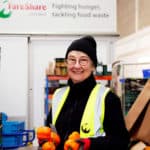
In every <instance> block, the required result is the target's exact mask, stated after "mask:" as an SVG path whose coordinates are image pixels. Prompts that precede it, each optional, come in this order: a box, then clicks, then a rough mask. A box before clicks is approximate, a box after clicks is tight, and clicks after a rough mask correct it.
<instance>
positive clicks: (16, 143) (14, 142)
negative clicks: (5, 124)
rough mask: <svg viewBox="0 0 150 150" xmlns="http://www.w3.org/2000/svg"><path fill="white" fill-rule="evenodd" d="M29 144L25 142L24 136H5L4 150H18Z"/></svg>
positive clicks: (3, 141) (3, 139)
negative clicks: (6, 149)
mask: <svg viewBox="0 0 150 150" xmlns="http://www.w3.org/2000/svg"><path fill="white" fill-rule="evenodd" d="M26 144H27V143H26V142H24V141H23V135H3V136H2V148H17V147H21V146H25V145H26Z"/></svg>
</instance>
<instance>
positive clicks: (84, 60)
mask: <svg viewBox="0 0 150 150" xmlns="http://www.w3.org/2000/svg"><path fill="white" fill-rule="evenodd" d="M69 61H70V62H69ZM77 62H78V63H79V64H80V65H81V66H87V65H88V63H89V62H90V58H88V57H86V58H84V57H83V58H79V59H77V58H74V57H69V58H66V63H67V64H68V65H72V66H74V65H75V64H76V63H77Z"/></svg>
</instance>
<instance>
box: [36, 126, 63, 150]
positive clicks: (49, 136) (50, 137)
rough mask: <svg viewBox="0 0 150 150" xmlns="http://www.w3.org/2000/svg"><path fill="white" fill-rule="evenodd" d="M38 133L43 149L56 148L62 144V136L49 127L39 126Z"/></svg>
mask: <svg viewBox="0 0 150 150" xmlns="http://www.w3.org/2000/svg"><path fill="white" fill-rule="evenodd" d="M36 134H37V139H38V142H39V145H41V146H42V150H56V147H57V145H59V144H60V141H61V139H60V136H59V135H58V134H57V133H56V132H54V131H52V130H51V128H49V127H46V126H41V127H39V128H37V131H36Z"/></svg>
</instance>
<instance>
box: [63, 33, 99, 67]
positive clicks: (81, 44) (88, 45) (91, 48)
mask: <svg viewBox="0 0 150 150" xmlns="http://www.w3.org/2000/svg"><path fill="white" fill-rule="evenodd" d="M96 46H97V45H96V41H95V39H94V38H93V37H92V36H90V35H88V36H84V37H82V38H80V39H77V40H74V41H73V42H72V43H71V44H70V46H69V47H68V49H67V52H66V56H65V58H67V56H68V53H69V52H70V51H73V50H75V51H81V52H84V53H86V54H87V55H88V56H89V57H90V58H91V60H92V61H93V63H94V66H95V67H96V66H97V54H96V53H97V52H96V51H97V50H96Z"/></svg>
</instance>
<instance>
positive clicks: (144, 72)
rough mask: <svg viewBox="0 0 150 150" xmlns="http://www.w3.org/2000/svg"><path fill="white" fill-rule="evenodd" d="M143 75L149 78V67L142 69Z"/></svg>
mask: <svg viewBox="0 0 150 150" xmlns="http://www.w3.org/2000/svg"><path fill="white" fill-rule="evenodd" d="M143 77H144V78H146V79H148V78H150V69H144V70H143Z"/></svg>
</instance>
